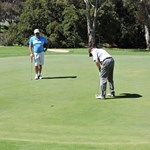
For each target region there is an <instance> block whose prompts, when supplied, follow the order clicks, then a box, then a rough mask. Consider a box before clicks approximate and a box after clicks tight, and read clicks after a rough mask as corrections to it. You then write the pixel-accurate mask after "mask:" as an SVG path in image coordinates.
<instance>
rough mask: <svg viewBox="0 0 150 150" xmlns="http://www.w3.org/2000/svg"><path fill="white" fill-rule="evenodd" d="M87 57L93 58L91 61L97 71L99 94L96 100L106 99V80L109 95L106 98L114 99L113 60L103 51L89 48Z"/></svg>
mask: <svg viewBox="0 0 150 150" xmlns="http://www.w3.org/2000/svg"><path fill="white" fill-rule="evenodd" d="M89 56H93V61H94V62H95V63H96V65H97V67H98V70H99V78H100V87H101V92H100V93H101V94H100V95H97V96H96V98H98V99H104V98H105V97H106V85H107V80H108V82H109V89H110V93H109V94H108V96H111V97H115V91H114V81H113V71H114V63H115V62H114V59H113V58H112V56H111V55H110V54H108V53H107V52H106V51H105V50H104V49H98V48H90V49H89Z"/></svg>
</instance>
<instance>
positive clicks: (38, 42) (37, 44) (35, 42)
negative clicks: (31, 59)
mask: <svg viewBox="0 0 150 150" xmlns="http://www.w3.org/2000/svg"><path fill="white" fill-rule="evenodd" d="M44 43H48V40H47V39H46V38H45V37H44V36H41V35H40V37H39V39H38V38H37V37H36V36H32V37H31V38H30V40H29V45H30V46H32V47H33V51H34V53H41V52H44Z"/></svg>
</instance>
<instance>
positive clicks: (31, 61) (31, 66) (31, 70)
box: [30, 58, 33, 80]
mask: <svg viewBox="0 0 150 150" xmlns="http://www.w3.org/2000/svg"><path fill="white" fill-rule="evenodd" d="M32 63H33V58H31V74H30V75H31V80H32V71H33V68H32V66H33V65H32Z"/></svg>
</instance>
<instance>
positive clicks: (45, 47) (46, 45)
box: [44, 43, 49, 52]
mask: <svg viewBox="0 0 150 150" xmlns="http://www.w3.org/2000/svg"><path fill="white" fill-rule="evenodd" d="M48 46H49V44H48V43H44V52H46V51H47V49H48Z"/></svg>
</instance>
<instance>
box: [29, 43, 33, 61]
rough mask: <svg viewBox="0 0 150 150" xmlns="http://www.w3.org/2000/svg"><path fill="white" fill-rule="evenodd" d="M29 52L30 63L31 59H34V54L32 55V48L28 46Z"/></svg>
mask: <svg viewBox="0 0 150 150" xmlns="http://www.w3.org/2000/svg"><path fill="white" fill-rule="evenodd" d="M29 52H30V58H31V62H32V61H33V57H34V53H33V49H32V46H31V45H29Z"/></svg>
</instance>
